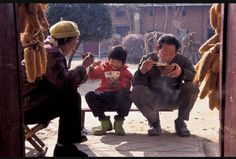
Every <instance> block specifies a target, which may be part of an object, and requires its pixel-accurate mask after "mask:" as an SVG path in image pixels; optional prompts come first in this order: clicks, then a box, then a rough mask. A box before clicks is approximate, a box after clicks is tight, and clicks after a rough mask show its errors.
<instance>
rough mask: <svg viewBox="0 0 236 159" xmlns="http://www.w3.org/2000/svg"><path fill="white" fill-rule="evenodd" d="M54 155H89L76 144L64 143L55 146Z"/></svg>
mask: <svg viewBox="0 0 236 159" xmlns="http://www.w3.org/2000/svg"><path fill="white" fill-rule="evenodd" d="M53 156H54V157H60V156H64V157H65V156H68V157H69V156H77V157H88V155H87V154H86V153H84V152H82V151H80V150H78V149H77V147H76V146H75V145H74V144H71V145H64V146H58V145H56V146H55V149H54V152H53Z"/></svg>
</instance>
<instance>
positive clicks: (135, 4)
mask: <svg viewBox="0 0 236 159" xmlns="http://www.w3.org/2000/svg"><path fill="white" fill-rule="evenodd" d="M106 5H108V6H112V7H123V6H129V7H164V6H186V7H187V6H196V7H197V6H200V7H202V6H211V5H212V3H107V4H106Z"/></svg>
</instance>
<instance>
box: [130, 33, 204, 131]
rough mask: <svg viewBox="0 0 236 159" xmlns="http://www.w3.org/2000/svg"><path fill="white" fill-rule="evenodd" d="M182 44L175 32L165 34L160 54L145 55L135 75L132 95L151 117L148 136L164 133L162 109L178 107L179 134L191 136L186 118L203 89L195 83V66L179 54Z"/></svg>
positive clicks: (177, 129) (148, 117)
mask: <svg viewBox="0 0 236 159" xmlns="http://www.w3.org/2000/svg"><path fill="white" fill-rule="evenodd" d="M180 46H181V45H180V43H179V41H178V39H177V38H176V37H175V36H174V35H172V34H164V35H162V36H161V37H160V38H159V39H158V41H157V46H156V53H149V54H147V55H144V56H143V57H142V58H141V61H140V64H139V66H138V70H137V71H136V72H135V74H134V78H133V81H132V85H133V89H132V92H131V98H132V100H133V102H134V104H135V105H136V106H137V107H138V108H139V110H140V111H141V112H142V114H143V115H144V116H145V117H146V118H147V120H148V123H149V125H150V129H149V130H148V135H160V134H161V125H160V120H159V114H158V110H162V109H178V117H177V119H176V120H175V130H176V133H177V135H179V136H190V131H189V130H188V129H187V125H186V123H185V122H184V120H189V114H190V111H191V110H192V108H193V105H194V103H195V101H196V99H197V96H198V93H199V88H198V87H197V86H195V85H194V84H193V83H192V81H193V78H194V76H195V69H194V67H193V65H192V64H191V62H190V61H189V60H188V59H187V58H186V57H184V56H182V55H180V54H178V53H177V51H178V49H179V48H180Z"/></svg>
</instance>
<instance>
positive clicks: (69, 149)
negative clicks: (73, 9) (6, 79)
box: [23, 20, 94, 157]
mask: <svg viewBox="0 0 236 159" xmlns="http://www.w3.org/2000/svg"><path fill="white" fill-rule="evenodd" d="M79 35H80V32H79V30H78V26H77V24H76V23H75V22H72V21H64V20H62V21H60V22H58V23H56V24H54V25H53V26H51V28H50V36H49V37H48V38H47V40H46V44H45V46H44V48H45V49H46V51H47V61H48V62H47V70H46V73H45V74H43V76H42V77H41V78H38V79H36V81H35V82H31V83H30V82H28V81H27V80H26V76H24V77H25V78H24V79H25V80H24V93H23V94H24V107H25V110H24V124H35V123H47V122H48V121H50V120H52V119H54V118H56V117H59V126H58V138H57V144H56V146H55V149H54V153H53V155H54V156H83V157H87V156H88V155H87V154H86V153H84V152H82V151H80V150H78V149H77V147H76V145H75V143H80V142H82V137H81V127H80V125H81V123H80V122H81V120H80V118H81V116H80V113H81V96H80V94H79V93H78V92H77V88H78V86H79V85H80V84H82V83H84V82H85V81H86V80H87V73H86V68H87V67H89V66H90V65H91V64H92V63H93V62H94V59H93V56H92V55H90V54H89V55H87V56H86V57H85V58H84V60H83V62H82V64H81V65H79V66H77V67H75V68H74V69H71V70H69V69H68V66H67V59H68V57H70V56H71V54H72V53H73V50H74V49H75V48H76V46H77V44H78V38H79ZM23 68H24V67H23ZM24 72H25V71H24ZM24 75H25V74H24Z"/></svg>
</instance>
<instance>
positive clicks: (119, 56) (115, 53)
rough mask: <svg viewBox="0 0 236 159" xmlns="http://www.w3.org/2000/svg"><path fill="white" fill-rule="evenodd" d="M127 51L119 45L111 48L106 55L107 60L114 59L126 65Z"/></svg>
mask: <svg viewBox="0 0 236 159" xmlns="http://www.w3.org/2000/svg"><path fill="white" fill-rule="evenodd" d="M126 58H127V51H126V50H125V49H124V47H122V46H121V45H117V46H113V47H112V50H111V51H110V52H109V54H108V59H115V60H120V61H122V63H123V64H125V63H126Z"/></svg>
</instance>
